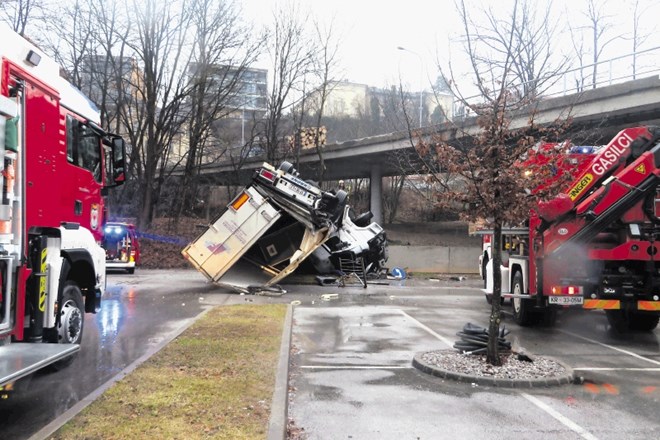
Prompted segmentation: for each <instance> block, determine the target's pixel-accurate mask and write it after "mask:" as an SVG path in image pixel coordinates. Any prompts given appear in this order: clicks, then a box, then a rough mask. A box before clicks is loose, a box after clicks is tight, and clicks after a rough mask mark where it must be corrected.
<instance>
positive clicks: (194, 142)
mask: <svg viewBox="0 0 660 440" xmlns="http://www.w3.org/2000/svg"><path fill="white" fill-rule="evenodd" d="M190 7H191V10H192V14H193V20H192V24H193V28H192V29H190V30H189V32H190V33H191V34H192V35H194V46H193V48H194V49H193V57H192V60H191V61H192V63H191V64H190V67H189V71H188V74H189V76H190V80H191V81H192V83H191V85H190V86H191V88H190V97H189V99H188V103H189V108H190V114H189V120H188V124H187V138H188V146H187V151H186V152H185V155H186V157H185V166H184V169H183V178H182V180H181V182H179V185H178V190H177V191H176V193H175V194H176V197H175V200H174V202H175V206H176V209H175V212H176V214H177V216H178V215H181V214H182V213H183V212H184V211H185V210H190V209H191V208H192V206H193V204H194V201H195V200H196V198H197V191H198V189H197V188H198V179H197V176H198V174H199V169H200V166H201V165H202V163H204V162H205V158H207V157H212V158H218V157H221V156H222V155H223V151H218V150H219V149H220V150H221V149H222V148H221V147H220V143H219V142H218V136H217V135H216V134H215V131H216V130H217V122H218V121H219V120H220V119H222V118H225V117H227V116H229V115H230V114H232V113H236V112H240V111H241V109H245V107H246V106H247V107H252V106H253V105H252V104H251V103H250V102H239V101H238V98H239V96H242V97H243V99H246V98H245V97H247V96H248V95H249V90H248V86H249V84H251V83H250V82H249V81H246V79H247V78H246V75H247V74H246V72H247V68H248V67H249V66H250V65H251V64H252V63H253V62H254V61H255V59H256V58H257V57H258V56H259V55H260V47H261V46H262V43H263V38H257V39H255V38H253V37H252V36H251V33H250V30H249V28H248V27H247V25H245V24H243V23H242V22H241V20H240V16H239V11H238V10H237V8H236V6H235V5H234V3H232V2H231V1H226V0H194V1H193V3H192V5H191V6H190ZM241 92H242V93H241ZM253 93H254V92H253ZM241 118H244V114H243V113H241ZM210 150H215V151H210Z"/></svg>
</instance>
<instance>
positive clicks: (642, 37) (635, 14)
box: [629, 0, 657, 79]
mask: <svg viewBox="0 0 660 440" xmlns="http://www.w3.org/2000/svg"><path fill="white" fill-rule="evenodd" d="M632 6H633V11H632V31H631V36H630V37H629V39H630V40H631V41H632V51H633V59H632V75H633V79H636V78H637V61H638V56H639V55H638V52H639V50H640V47H641V46H642V45H643V44H644V43H645V42H646V41H647V40H648V38H649V37H650V36H651V35H653V34H654V33H655V30H656V28H657V26H654V28H653V29H648V28H646V27H645V26H642V24H641V20H642V17H644V16H645V15H646V14H647V12H648V10H649V8H650V7H651V3H648V4H647V5H646V6H644V5H643V3H642V2H641V1H640V0H634V1H633V4H632Z"/></svg>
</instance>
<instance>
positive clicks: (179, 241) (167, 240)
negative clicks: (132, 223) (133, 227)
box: [136, 232, 190, 246]
mask: <svg viewBox="0 0 660 440" xmlns="http://www.w3.org/2000/svg"><path fill="white" fill-rule="evenodd" d="M136 235H137V236H138V238H146V239H147V240H153V241H160V242H162V243H171V244H178V245H180V246H185V245H187V244H188V243H190V240H187V239H185V238H183V237H169V236H167V235H156V234H148V233H146V232H136Z"/></svg>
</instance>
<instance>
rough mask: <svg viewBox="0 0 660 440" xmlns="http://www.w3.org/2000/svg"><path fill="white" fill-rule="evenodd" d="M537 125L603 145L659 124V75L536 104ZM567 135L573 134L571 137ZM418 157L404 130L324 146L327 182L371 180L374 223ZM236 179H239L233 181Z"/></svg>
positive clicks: (311, 161)
mask: <svg viewBox="0 0 660 440" xmlns="http://www.w3.org/2000/svg"><path fill="white" fill-rule="evenodd" d="M536 111H537V113H536V122H537V123H549V122H552V121H554V120H556V119H557V118H561V117H564V118H565V117H567V116H569V112H570V116H572V117H573V128H572V131H573V132H575V133H578V132H587V133H592V134H594V133H595V134H597V136H598V138H591V139H589V141H590V142H591V143H593V144H596V143H605V142H607V141H609V140H610V139H611V138H612V137H613V135H614V134H616V133H617V132H618V131H619V130H621V129H622V128H625V127H630V126H635V125H660V77H658V76H657V75H655V76H652V77H648V78H644V79H638V80H633V81H628V82H624V83H620V84H616V85H611V86H605V87H600V88H597V89H591V90H586V91H584V92H581V93H576V94H572V95H567V96H561V97H556V98H548V99H544V100H542V101H541V102H540V103H539V104H537V105H536ZM530 114H531V110H530V111H529V112H525V113H524V114H523V113H521V115H520V117H518V118H514V119H513V121H512V124H511V128H520V127H523V126H525V124H526V123H527V119H528V118H529V115H530ZM478 129H479V128H478V126H477V124H476V118H474V117H472V118H470V117H468V118H463V119H459V120H454V121H453V122H452V123H450V124H443V125H440V126H430V127H423V128H421V129H419V132H420V133H421V134H422V135H423V136H427V135H429V134H430V133H438V134H440V135H441V136H443V138H445V139H446V140H450V139H456V138H457V136H463V135H466V134H473V133H477V131H478ZM568 136H569V137H570V136H571V134H570V133H569V135H568ZM415 157H416V153H415V150H414V145H413V141H412V140H411V139H410V135H409V133H408V132H397V133H390V134H384V135H379V136H371V137H368V138H363V139H355V140H351V141H345V142H340V143H336V144H329V145H326V146H325V147H324V161H325V164H326V172H325V179H326V180H339V179H352V178H369V179H370V181H371V210H372V212H373V213H374V218H375V220H376V221H382V204H381V192H382V186H381V185H382V184H381V178H382V177H384V176H394V175H402V174H406V173H408V174H414V173H416V172H418V169H419V168H414V167H412V166H410V162H411V161H412V162H414V160H415ZM263 161H264V158H263V157H255V158H250V159H249V160H248V161H247V162H246V163H245V164H244V165H243V167H242V168H241V169H240V170H239V171H238V172H237V171H235V170H234V169H233V167H232V165H231V164H229V163H225V164H223V163H219V164H213V165H209V166H205V167H202V169H201V177H202V179H203V180H204V181H206V182H208V183H213V184H217V185H227V184H237V183H238V184H245V183H247V182H249V180H250V177H251V176H252V173H253V171H254V169H256V168H258V167H259V166H260V165H261V163H262V162H263ZM318 167H319V159H318V155H317V154H316V151H315V150H314V149H311V150H303V151H302V152H301V154H300V162H299V166H298V170H299V171H300V173H301V175H302V176H303V177H309V178H313V176H316V175H318ZM236 179H238V181H237V180H236Z"/></svg>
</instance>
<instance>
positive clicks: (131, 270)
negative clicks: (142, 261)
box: [126, 267, 135, 275]
mask: <svg viewBox="0 0 660 440" xmlns="http://www.w3.org/2000/svg"><path fill="white" fill-rule="evenodd" d="M126 272H127V273H128V274H129V275H133V274H134V273H135V268H134V267H131V268H130V269H126Z"/></svg>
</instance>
